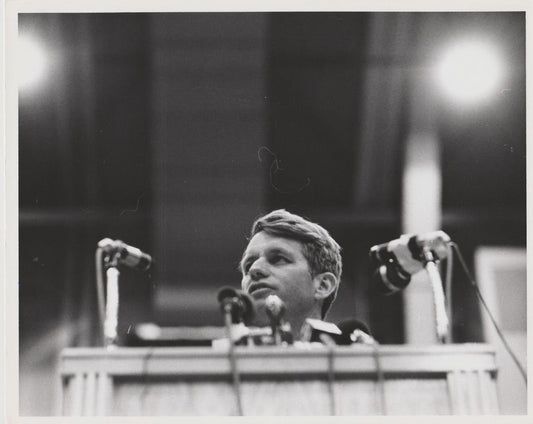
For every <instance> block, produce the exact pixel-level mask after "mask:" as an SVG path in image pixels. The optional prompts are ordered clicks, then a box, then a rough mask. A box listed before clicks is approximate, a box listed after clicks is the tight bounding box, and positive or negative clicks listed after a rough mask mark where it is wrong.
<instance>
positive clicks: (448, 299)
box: [444, 244, 453, 343]
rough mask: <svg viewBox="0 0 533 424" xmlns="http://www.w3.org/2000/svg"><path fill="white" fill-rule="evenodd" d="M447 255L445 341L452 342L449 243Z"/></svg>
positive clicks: (451, 259)
mask: <svg viewBox="0 0 533 424" xmlns="http://www.w3.org/2000/svg"><path fill="white" fill-rule="evenodd" d="M446 248H447V250H448V255H447V259H446V282H445V292H446V293H445V296H444V299H445V300H446V313H447V315H448V322H449V328H448V332H447V333H446V338H445V342H446V343H452V342H453V334H452V333H453V316H452V315H453V311H452V272H453V257H452V248H451V246H450V245H449V244H447V245H446Z"/></svg>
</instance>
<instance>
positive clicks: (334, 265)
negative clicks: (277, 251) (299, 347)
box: [250, 209, 342, 319]
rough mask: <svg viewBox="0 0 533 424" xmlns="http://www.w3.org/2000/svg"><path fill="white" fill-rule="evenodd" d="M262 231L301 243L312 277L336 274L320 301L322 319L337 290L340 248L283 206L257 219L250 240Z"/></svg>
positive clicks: (317, 229)
mask: <svg viewBox="0 0 533 424" xmlns="http://www.w3.org/2000/svg"><path fill="white" fill-rule="evenodd" d="M261 231H264V232H265V233H267V234H270V235H274V236H278V237H283V238H288V239H292V240H296V241H298V242H300V243H301V244H302V252H303V255H304V257H305V259H307V263H308V264H309V269H310V271H311V276H312V277H315V276H317V275H318V274H320V273H322V272H331V273H333V274H334V275H335V277H337V285H336V287H335V290H334V291H333V292H332V293H331V294H330V295H329V296H328V297H327V298H325V299H324V301H323V303H322V311H321V315H322V319H324V318H325V316H326V314H327V313H328V311H329V309H330V307H331V304H332V303H333V301H334V300H335V297H336V296H337V291H338V290H339V284H340V281H341V274H342V258H341V247H340V246H339V245H338V244H337V242H336V241H335V240H334V239H333V237H331V235H330V234H329V233H328V231H327V230H325V229H324V228H323V227H321V226H320V225H318V224H315V223H314V222H311V221H308V220H307V219H304V218H302V217H301V216H299V215H295V214H292V213H290V212H287V211H286V210H285V209H278V210H275V211H272V212H270V213H268V214H266V215H264V216H262V217H260V218H258V219H256V220H255V222H254V223H253V225H252V231H251V234H250V239H251V238H252V237H253V236H254V235H256V234H257V233H259V232H261Z"/></svg>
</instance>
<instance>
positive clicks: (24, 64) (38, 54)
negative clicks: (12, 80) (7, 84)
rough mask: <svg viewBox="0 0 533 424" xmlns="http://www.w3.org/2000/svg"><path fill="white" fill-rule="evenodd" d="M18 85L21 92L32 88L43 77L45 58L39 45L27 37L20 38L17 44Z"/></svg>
mask: <svg viewBox="0 0 533 424" xmlns="http://www.w3.org/2000/svg"><path fill="white" fill-rule="evenodd" d="M17 60H18V75H17V76H18V84H19V89H20V90H23V89H26V88H29V87H32V86H34V85H35V84H36V83H37V82H38V81H39V80H40V79H41V78H42V77H43V75H44V71H45V69H46V56H45V52H44V50H43V48H42V47H41V45H40V44H39V43H38V42H36V41H35V40H33V39H32V38H29V37H27V36H20V37H19V38H18V44H17Z"/></svg>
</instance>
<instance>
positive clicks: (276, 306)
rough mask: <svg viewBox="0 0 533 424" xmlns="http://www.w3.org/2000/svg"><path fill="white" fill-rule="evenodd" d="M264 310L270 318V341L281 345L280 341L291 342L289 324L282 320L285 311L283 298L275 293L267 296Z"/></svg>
mask: <svg viewBox="0 0 533 424" xmlns="http://www.w3.org/2000/svg"><path fill="white" fill-rule="evenodd" d="M265 310H266V314H267V315H268V319H269V320H270V327H271V328H272V342H273V343H274V344H275V345H281V344H282V342H287V343H288V344H292V343H293V337H292V333H291V329H290V324H289V323H285V322H283V315H285V311H286V306H285V303H283V300H281V299H280V298H279V296H277V295H275V294H271V295H269V296H267V298H266V299H265Z"/></svg>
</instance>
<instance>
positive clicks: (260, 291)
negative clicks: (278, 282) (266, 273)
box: [248, 283, 273, 297]
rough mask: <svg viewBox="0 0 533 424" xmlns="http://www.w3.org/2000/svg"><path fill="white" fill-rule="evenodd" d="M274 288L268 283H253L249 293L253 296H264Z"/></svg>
mask: <svg viewBox="0 0 533 424" xmlns="http://www.w3.org/2000/svg"><path fill="white" fill-rule="evenodd" d="M272 290H273V288H272V287H271V286H269V285H268V284H266V283H252V284H250V287H249V288H248V294H249V295H250V296H253V297H263V296H264V295H266V294H268V293H271V292H272Z"/></svg>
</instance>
